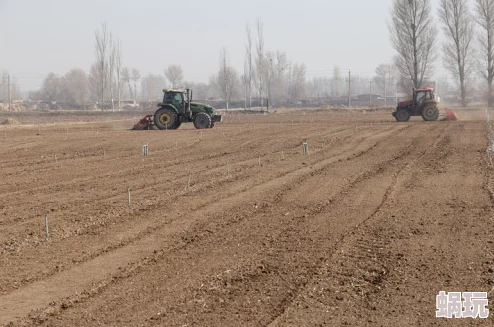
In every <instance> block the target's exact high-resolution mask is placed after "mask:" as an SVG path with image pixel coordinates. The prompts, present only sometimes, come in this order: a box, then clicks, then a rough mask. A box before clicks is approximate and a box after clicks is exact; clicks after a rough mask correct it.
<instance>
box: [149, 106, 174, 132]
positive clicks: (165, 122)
mask: <svg viewBox="0 0 494 327" xmlns="http://www.w3.org/2000/svg"><path fill="white" fill-rule="evenodd" d="M154 124H155V125H156V126H158V128H159V129H176V128H178V126H180V122H179V120H178V115H177V113H176V112H175V111H173V110H172V109H169V108H161V109H158V110H157V111H156V113H155V114H154Z"/></svg>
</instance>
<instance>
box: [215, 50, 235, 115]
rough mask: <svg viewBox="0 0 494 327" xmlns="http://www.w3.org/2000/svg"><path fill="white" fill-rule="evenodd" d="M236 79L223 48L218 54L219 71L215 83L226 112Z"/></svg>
mask: <svg viewBox="0 0 494 327" xmlns="http://www.w3.org/2000/svg"><path fill="white" fill-rule="evenodd" d="M237 78H238V77H237V72H236V71H235V70H234V69H233V67H231V66H230V65H229V63H228V54H227V51H226V49H225V48H223V49H222V50H221V53H220V70H219V71H218V81H217V83H218V85H219V87H220V88H221V93H222V95H223V97H224V99H225V102H226V110H228V109H229V107H230V99H231V96H232V91H233V88H234V84H235V83H236V80H237Z"/></svg>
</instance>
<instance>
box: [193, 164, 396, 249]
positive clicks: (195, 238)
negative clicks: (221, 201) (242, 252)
mask: <svg viewBox="0 0 494 327" xmlns="http://www.w3.org/2000/svg"><path fill="white" fill-rule="evenodd" d="M403 160H404V159H403ZM388 166H389V165H384V167H388ZM393 169H396V168H393ZM378 171H379V169H378ZM318 176H319V175H317V176H315V178H317V177H318ZM371 176H372V174H371V175H369V177H371ZM292 186H293V185H292ZM292 189H293V187H292ZM351 189H355V188H354V187H351ZM293 192H296V188H295V189H294V190H293ZM268 200H269V199H268ZM268 202H269V201H268ZM275 207H276V204H275ZM322 209H323V208H322ZM319 210H320V209H319ZM242 211H244V210H241V212H242ZM310 215H311V214H309V216H310ZM239 222H242V219H240V220H239V221H236V222H235V224H237V223H239ZM200 229H201V228H200ZM219 232H221V233H220V234H224V233H223V232H222V231H221V230H220V231H215V232H214V233H213V235H215V234H217V233H219ZM209 235H210V233H209V232H207V233H205V234H204V235H203V236H202V237H205V240H208V239H209V238H210V237H211V236H209ZM197 242H199V243H200V242H201V238H199V239H198V238H197V237H194V238H193V239H190V240H189V241H188V244H190V245H189V246H193V247H194V245H193V244H197ZM196 246H198V245H196ZM199 246H200V244H199Z"/></svg>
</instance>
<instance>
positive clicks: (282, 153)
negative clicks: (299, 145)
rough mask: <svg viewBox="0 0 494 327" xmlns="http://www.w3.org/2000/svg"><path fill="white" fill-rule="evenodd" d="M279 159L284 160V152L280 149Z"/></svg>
mask: <svg viewBox="0 0 494 327" xmlns="http://www.w3.org/2000/svg"><path fill="white" fill-rule="evenodd" d="M281 160H285V152H284V151H283V150H281Z"/></svg>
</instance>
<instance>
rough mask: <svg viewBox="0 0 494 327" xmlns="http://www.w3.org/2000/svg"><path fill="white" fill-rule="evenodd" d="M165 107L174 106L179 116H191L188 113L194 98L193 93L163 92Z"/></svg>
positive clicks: (179, 91)
mask: <svg viewBox="0 0 494 327" xmlns="http://www.w3.org/2000/svg"><path fill="white" fill-rule="evenodd" d="M163 93H164V95H163V103H162V104H160V106H163V105H172V106H173V107H174V108H175V109H176V110H177V112H178V113H179V114H181V115H185V116H189V115H188V114H187V113H188V112H189V113H190V109H189V108H190V102H191V101H190V100H191V97H192V93H191V91H190V90H188V89H187V90H186V91H182V90H167V89H164V90H163Z"/></svg>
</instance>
